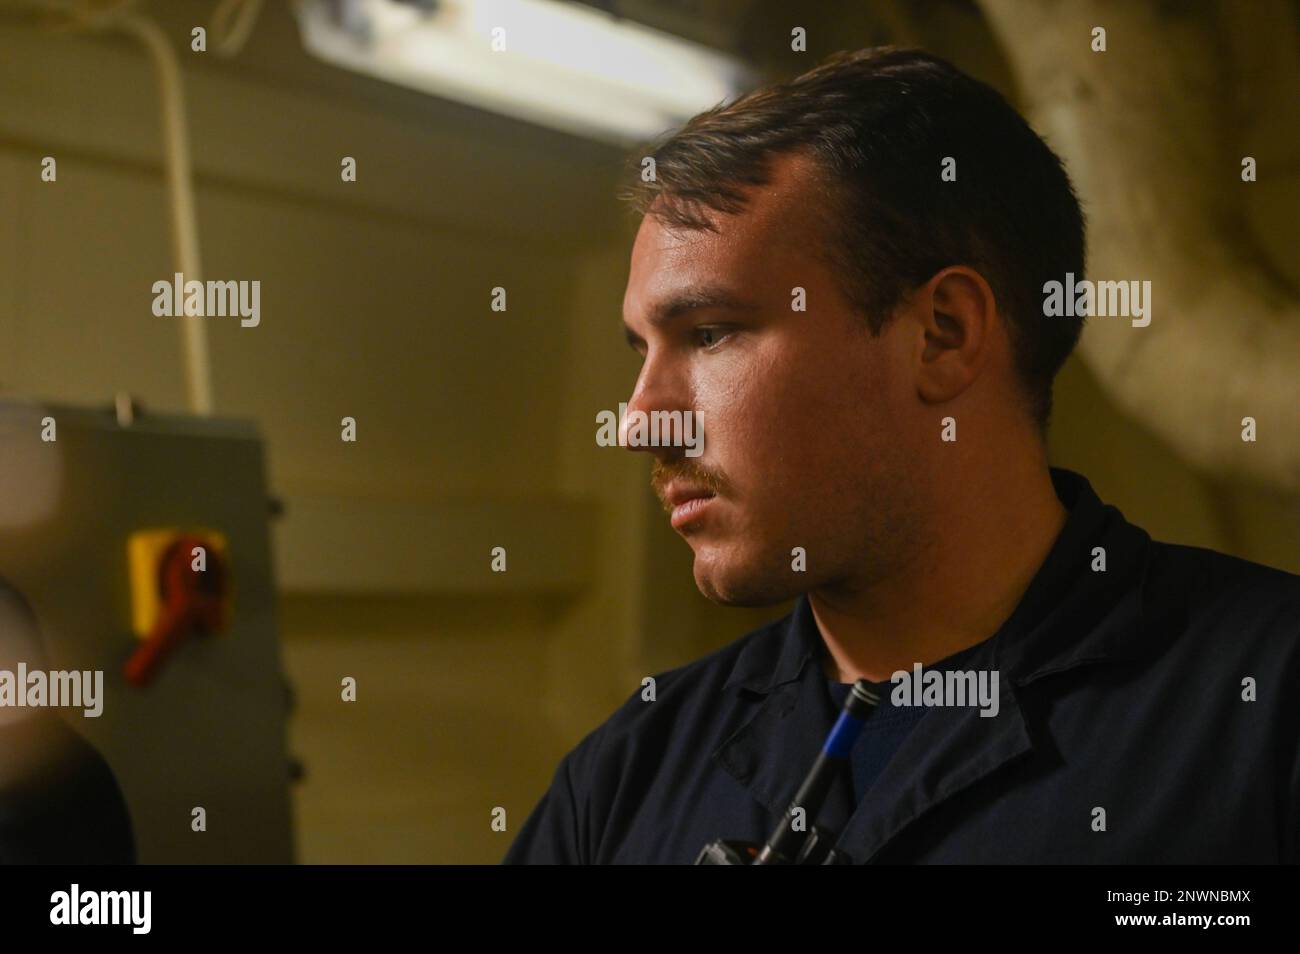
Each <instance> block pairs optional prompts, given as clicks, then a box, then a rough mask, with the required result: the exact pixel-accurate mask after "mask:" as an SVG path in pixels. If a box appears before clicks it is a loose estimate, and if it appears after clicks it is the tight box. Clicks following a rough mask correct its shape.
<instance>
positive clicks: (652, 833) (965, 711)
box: [504, 468, 1300, 864]
mask: <svg viewBox="0 0 1300 954" xmlns="http://www.w3.org/2000/svg"><path fill="white" fill-rule="evenodd" d="M1052 480H1053V483H1054V485H1055V487H1056V492H1057V495H1058V496H1059V497H1060V498H1061V501H1062V503H1063V504H1064V505H1065V506H1066V507H1067V508H1068V509H1069V511H1070V513H1069V517H1068V520H1067V522H1066V525H1065V527H1064V529H1063V530H1062V532H1061V534H1060V536H1059V537H1058V538H1057V540H1056V542H1055V544H1054V545H1053V547H1052V550H1051V552H1050V553H1049V555H1048V557H1047V559H1046V560H1045V561H1044V563H1043V565H1042V567H1041V568H1040V569H1039V571H1038V573H1037V575H1036V576H1035V577H1034V579H1033V581H1032V582H1031V584H1030V586H1029V589H1028V591H1027V592H1026V593H1025V595H1024V597H1023V598H1022V600H1021V602H1020V604H1019V605H1018V606H1017V607H1016V609H1015V610H1014V612H1013V613H1012V615H1011V617H1010V618H1009V619H1008V620H1007V621H1006V622H1005V623H1004V624H1003V625H1002V627H1001V628H1000V629H999V630H998V631H997V632H996V633H995V634H994V635H993V636H992V637H991V638H989V639H987V640H985V641H983V642H981V643H979V644H977V645H976V646H975V647H973V648H972V652H971V654H970V655H969V656H963V657H962V658H963V660H964V666H965V668H967V669H972V670H979V669H989V670H996V671H997V672H998V673H999V693H1000V695H999V700H1000V701H999V709H998V713H997V715H996V716H994V717H991V718H990V717H982V716H981V715H980V708H979V707H978V706H965V707H947V708H944V707H935V708H931V709H929V710H928V711H927V713H926V714H925V716H924V718H922V719H921V720H920V721H919V722H918V723H917V724H916V727H915V728H914V729H912V730H911V731H910V733H909V734H908V735H907V736H906V738H905V739H904V740H903V742H902V744H901V746H900V747H899V748H898V749H897V751H896V752H895V753H894V755H893V756H892V758H891V759H890V760H889V761H888V763H887V764H886V765H885V767H884V769H883V771H882V772H881V774H880V775H879V776H878V777H877V778H876V780H875V782H874V784H873V785H872V786H871V787H870V788H869V789H868V791H867V792H866V794H865V796H864V797H863V799H862V800H861V803H860V804H857V805H855V804H854V803H853V800H852V795H851V785H850V784H845V785H841V786H840V787H838V788H836V789H834V790H833V792H832V797H831V800H830V802H829V803H828V805H827V809H826V811H824V812H823V814H822V815H821V816H820V817H819V818H817V819H816V821H817V822H818V823H819V824H823V825H829V826H830V827H831V828H832V829H833V830H836V831H839V832H841V835H840V839H839V841H838V843H837V847H838V848H839V849H840V850H841V851H844V852H846V853H847V854H848V855H849V856H850V857H851V858H852V860H853V861H854V862H855V863H858V864H863V863H873V864H877V863H886V864H888V863H912V862H927V863H935V862H938V863H954V862H956V863H1117V864H1126V863H1143V864H1145V863H1278V862H1283V863H1295V862H1296V861H1297V860H1300V828H1298V823H1300V693H1298V691H1297V690H1300V577H1298V576H1295V575H1293V574H1289V573H1285V572H1283V571H1281V570H1276V569H1272V568H1269V567H1265V566H1261V565H1259V564H1255V563H1250V562H1247V561H1244V560H1240V559H1236V558H1234V557H1230V556H1226V555H1224V554H1220V553H1216V552H1214V551H1211V550H1206V549H1201V548H1197V547H1187V546H1175V545H1170V544H1165V543H1157V542H1153V541H1152V540H1151V538H1150V537H1149V536H1148V534H1147V533H1146V532H1145V531H1143V530H1142V529H1140V528H1138V527H1136V526H1134V525H1133V524H1131V523H1129V522H1128V521H1126V520H1125V519H1124V517H1123V515H1122V514H1121V513H1120V512H1119V511H1118V510H1117V509H1116V508H1114V507H1113V506H1109V505H1106V504H1103V503H1102V502H1101V501H1100V500H1099V499H1098V498H1097V495H1096V494H1095V492H1094V491H1093V489H1092V487H1091V486H1090V485H1089V483H1088V482H1087V480H1085V479H1084V478H1083V477H1081V476H1080V475H1078V474H1075V473H1072V472H1070V471H1065V470H1061V469H1057V468H1053V469H1052ZM1096 547H1101V548H1104V550H1105V570H1104V571H1099V570H1094V569H1093V568H1092V567H1093V564H1094V556H1095V554H1094V548H1096ZM825 652H826V650H825V644H824V643H823V642H822V640H821V637H820V635H819V633H818V630H817V626H816V623H815V621H814V620H813V617H812V614H811V611H810V609H809V605H808V601H807V598H806V597H803V598H801V599H800V600H799V602H798V604H797V605H796V608H795V610H794V611H793V612H792V613H791V614H790V615H788V616H786V617H785V618H784V619H781V620H778V621H776V622H774V623H771V624H768V625H767V626H764V627H762V628H760V629H758V630H756V631H754V632H752V633H750V634H748V635H746V636H744V637H742V638H740V639H738V640H736V641H735V642H733V643H731V644H729V645H727V646H725V647H724V648H722V649H720V650H718V651H717V652H714V653H712V654H710V655H708V656H705V657H704V658H702V659H699V660H696V661H695V662H692V663H690V664H688V665H686V666H682V667H680V668H678V669H673V670H671V671H668V672H665V673H661V674H659V675H657V676H656V677H655V681H656V699H655V701H652V702H651V701H643V700H642V694H641V689H640V687H639V686H638V688H637V691H636V692H634V693H633V695H632V696H631V698H630V699H628V700H627V702H625V703H624V704H623V705H622V706H621V707H620V708H619V709H618V710H617V711H615V712H614V713H613V714H612V715H611V716H610V717H609V718H608V719H607V720H606V721H605V722H604V723H603V724H602V725H600V726H599V727H598V728H597V729H595V730H594V731H593V732H591V733H590V734H589V735H587V736H586V737H585V738H584V739H582V741H581V742H579V743H578V745H577V746H576V747H575V748H573V749H572V751H570V752H569V753H568V754H567V755H566V756H565V757H564V759H563V760H562V761H561V763H560V765H559V767H558V768H557V769H556V771H555V775H554V778H553V780H552V782H551V785H550V788H549V790H548V791H547V792H546V794H545V796H544V797H543V798H542V800H541V802H540V803H539V804H538V805H537V806H536V808H535V809H534V810H533V812H532V813H531V814H530V815H529V817H528V819H527V820H526V822H525V824H524V826H523V828H522V829H521V830H520V832H519V834H518V836H517V837H516V838H515V840H514V842H513V844H512V845H511V847H510V849H509V851H508V852H507V854H506V856H505V859H504V862H505V863H524V864H529V863H531V864H538V863H540V864H647V863H648V864H690V863H692V862H693V861H694V860H695V858H696V856H697V855H698V853H699V851H700V849H701V848H702V847H703V846H704V845H705V844H706V843H707V842H710V841H712V840H714V839H716V838H720V837H723V838H728V839H743V840H748V841H752V842H757V843H762V842H763V841H764V840H766V838H767V837H768V835H770V834H771V831H772V828H773V827H774V825H775V824H776V823H777V822H778V821H779V820H780V819H781V817H782V815H783V813H784V811H785V809H786V808H787V806H788V805H789V803H790V801H791V800H792V798H793V797H794V794H795V791H796V789H797V788H798V786H799V784H800V782H801V781H802V780H803V778H804V776H805V775H806V774H807V772H808V770H809V768H810V767H811V765H812V763H813V761H814V759H815V758H816V755H817V753H818V751H819V750H820V748H821V745H822V743H823V741H824V740H825V737H826V734H827V732H828V731H829V730H830V728H831V726H832V725H833V723H834V720H835V717H836V714H837V713H836V710H835V708H834V703H833V702H832V700H831V698H830V694H829V693H828V691H827V677H826V674H825V672H824V671H823V669H822V667H821V664H820V661H819V660H820V659H821V658H822V655H823V654H824V653H825ZM1247 680H1253V681H1254V682H1253V685H1254V701H1247V698H1243V697H1244V696H1247V697H1248V696H1249V694H1250V693H1249V688H1248V687H1249V686H1250V683H1249V682H1247ZM1097 809H1102V810H1104V816H1102V815H1101V814H1100V813H1098V812H1097V811H1096V810H1097ZM1103 817H1104V830H1098V829H1099V828H1100V824H1101V823H1100V821H1099V819H1102V818H1103ZM810 821H812V819H810Z"/></svg>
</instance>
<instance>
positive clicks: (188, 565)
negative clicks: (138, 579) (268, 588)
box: [123, 535, 226, 686]
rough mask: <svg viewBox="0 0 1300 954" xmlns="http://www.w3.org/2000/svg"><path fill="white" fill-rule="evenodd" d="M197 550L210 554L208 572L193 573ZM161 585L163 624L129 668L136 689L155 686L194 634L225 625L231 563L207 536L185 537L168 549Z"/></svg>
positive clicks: (160, 619)
mask: <svg viewBox="0 0 1300 954" xmlns="http://www.w3.org/2000/svg"><path fill="white" fill-rule="evenodd" d="M195 547H203V548H205V549H206V550H207V558H206V564H205V565H206V569H203V570H195V569H193V566H192V562H191V554H192V552H193V550H194V548H195ZM158 586H159V590H160V591H161V594H162V598H163V608H162V612H161V613H160V614H159V617H158V622H156V623H155V624H154V626H153V629H152V630H150V632H149V635H148V637H146V639H145V640H144V642H143V643H141V644H140V646H138V647H137V648H136V650H135V652H134V653H132V654H131V658H130V659H128V660H127V661H126V665H125V666H124V667H123V673H124V675H125V676H126V680H127V682H129V683H131V684H132V685H136V686H147V685H149V684H150V683H151V682H152V681H153V679H154V676H155V675H157V672H158V669H159V667H160V666H161V665H162V663H163V661H164V660H165V659H166V658H167V656H168V654H170V653H171V651H172V650H173V649H175V648H176V646H177V645H178V644H179V643H180V642H181V640H183V639H184V638H185V637H186V636H187V635H188V634H189V633H191V632H193V631H198V632H201V633H210V632H214V631H216V630H218V629H220V628H221V627H222V626H223V625H224V624H225V604H224V602H223V599H222V598H223V597H224V595H225V590H226V568H225V564H224V563H223V562H222V560H221V556H220V554H219V553H217V552H216V551H215V550H214V549H213V548H212V547H211V546H210V544H209V543H208V542H207V541H206V540H204V539H202V538H201V537H197V536H192V535H182V536H180V537H177V539H176V540H175V541H174V542H173V543H172V544H171V546H169V547H168V548H167V550H166V552H165V553H164V554H163V557H162V560H161V561H159V566H158Z"/></svg>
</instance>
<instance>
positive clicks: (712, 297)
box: [623, 285, 758, 347]
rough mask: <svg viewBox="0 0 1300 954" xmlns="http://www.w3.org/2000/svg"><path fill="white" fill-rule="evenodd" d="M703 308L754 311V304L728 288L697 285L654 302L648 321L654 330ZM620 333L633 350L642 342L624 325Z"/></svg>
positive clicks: (642, 342)
mask: <svg viewBox="0 0 1300 954" xmlns="http://www.w3.org/2000/svg"><path fill="white" fill-rule="evenodd" d="M703 308H712V309H715V310H717V311H754V310H756V309H757V308H758V304H757V303H755V302H752V301H749V300H747V299H744V298H741V297H740V296H739V295H736V294H735V293H733V292H732V291H731V290H730V289H727V288H721V287H717V286H712V285H701V286H696V287H693V288H685V289H682V290H681V291H678V292H674V293H673V294H672V295H670V296H669V297H667V298H664V299H662V300H661V301H658V302H656V303H655V304H654V306H653V307H652V308H651V309H650V317H649V319H648V320H649V322H650V324H651V325H653V326H654V327H658V328H662V327H663V326H664V325H666V324H668V323H669V322H671V321H673V320H674V319H676V318H680V317H681V316H682V315H685V314H687V313H688V312H692V311H698V310H700V309H703ZM623 333H624V336H625V337H626V338H627V342H628V344H630V345H632V346H633V347H636V346H637V345H639V344H644V343H645V342H644V340H643V339H642V338H641V336H640V335H639V334H637V333H636V332H635V331H633V330H632V329H631V328H629V327H628V326H627V324H626V323H625V324H624V325H623Z"/></svg>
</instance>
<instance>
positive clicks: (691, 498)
mask: <svg viewBox="0 0 1300 954" xmlns="http://www.w3.org/2000/svg"><path fill="white" fill-rule="evenodd" d="M714 496H715V494H714V493H713V492H712V491H711V490H707V489H706V488H704V487H699V486H693V485H691V484H687V483H683V482H681V481H677V480H674V481H672V482H671V483H670V484H669V485H668V486H667V487H666V488H664V494H663V498H664V504H665V505H666V506H668V507H670V508H671V510H672V512H671V515H670V516H669V522H670V523H671V524H672V525H673V529H674V530H680V529H682V527H684V526H686V525H687V524H688V523H691V522H693V521H694V520H696V519H697V518H698V517H699V516H700V515H701V514H702V513H703V512H704V511H705V510H707V509H708V507H709V501H711V500H713V498H714Z"/></svg>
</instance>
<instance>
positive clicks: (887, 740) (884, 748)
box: [827, 643, 981, 805]
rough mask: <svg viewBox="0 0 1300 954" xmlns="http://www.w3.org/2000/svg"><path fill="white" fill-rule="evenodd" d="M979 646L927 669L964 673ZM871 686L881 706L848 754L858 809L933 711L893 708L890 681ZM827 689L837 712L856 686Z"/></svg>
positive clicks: (840, 684)
mask: <svg viewBox="0 0 1300 954" xmlns="http://www.w3.org/2000/svg"><path fill="white" fill-rule="evenodd" d="M980 645H981V644H980V643H976V644H975V645H974V646H968V647H966V648H965V649H962V650H959V651H958V652H956V653H953V654H952V655H951V656H948V657H947V658H945V659H941V660H939V661H938V662H936V663H932V664H930V665H928V666H925V667H924V668H925V670H926V671H929V670H939V671H948V670H952V669H961V668H962V666H963V665H964V663H965V660H966V659H968V658H969V657H971V656H972V655H974V653H975V650H976V649H978V648H979V646H980ZM868 685H869V686H870V688H871V689H872V691H873V692H875V693H876V695H877V696H879V697H880V704H879V705H877V706H876V708H875V710H874V711H873V712H872V713H871V715H870V716H868V717H867V720H866V722H864V723H863V725H862V734H861V735H859V736H858V740H857V742H855V743H854V744H853V751H852V752H850V753H849V765H850V767H851V771H852V780H853V804H855V805H856V804H857V803H858V802H860V801H862V796H863V795H865V794H866V792H867V791H868V790H869V789H870V788H871V783H872V782H874V781H875V780H876V777H877V776H878V775H879V774H880V773H881V772H882V771H884V769H885V766H886V765H887V764H888V763H889V760H890V758H892V757H893V755H894V753H895V752H897V751H898V748H899V746H901V745H902V744H903V740H904V739H906V738H907V734H908V733H909V732H911V731H912V729H913V728H915V727H916V724H917V723H918V722H920V721H921V719H922V718H923V717H924V716H925V714H926V713H927V712H929V711H930V710H929V708H927V707H926V706H896V705H894V704H893V693H894V689H895V688H896V686H895V684H894V683H893V682H891V681H890V680H888V679H886V680H884V681H882V682H868ZM827 688H828V689H829V690H830V694H831V701H832V702H833V703H834V704H835V708H836V710H837V711H838V710H839V709H842V708H844V700H845V699H847V698H848V696H849V690H850V689H852V688H853V684H852V683H849V682H835V681H833V680H830V679H828V680H827Z"/></svg>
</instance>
